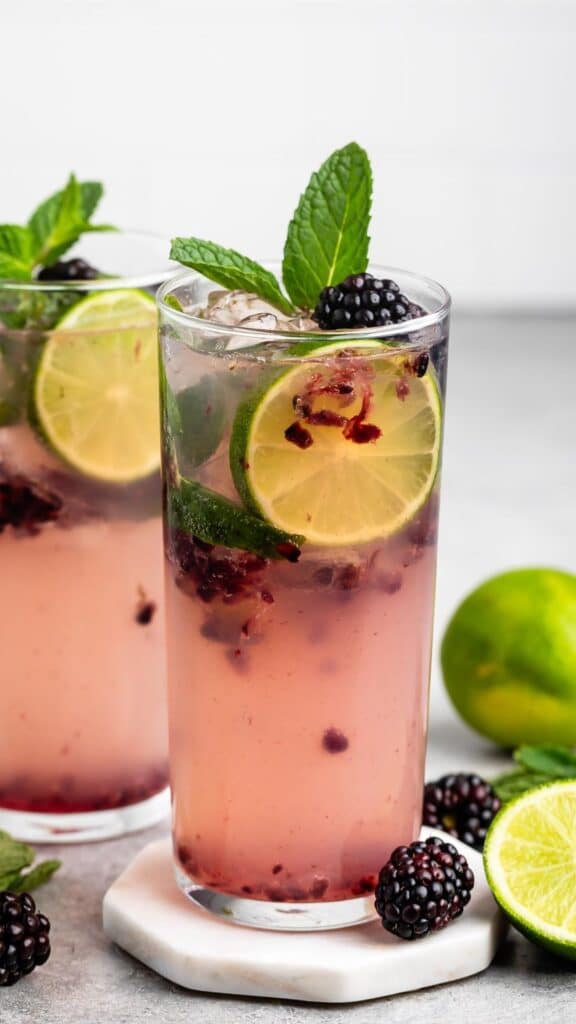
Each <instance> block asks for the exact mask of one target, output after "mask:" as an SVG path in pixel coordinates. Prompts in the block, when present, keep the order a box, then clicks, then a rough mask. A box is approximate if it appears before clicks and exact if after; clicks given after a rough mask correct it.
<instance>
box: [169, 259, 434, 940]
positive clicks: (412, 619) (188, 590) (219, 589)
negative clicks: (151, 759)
mask: <svg viewBox="0 0 576 1024" xmlns="http://www.w3.org/2000/svg"><path fill="white" fill-rule="evenodd" d="M373 272H374V273H375V274H376V276H377V277H382V278H384V277H385V278H390V277H392V278H394V279H395V280H396V281H397V282H398V283H399V285H400V288H401V290H402V291H405V292H406V293H407V294H408V295H409V296H410V298H411V299H412V300H413V301H414V302H416V303H419V304H420V305H421V306H422V307H423V308H424V309H425V310H426V311H427V315H426V316H424V317H420V318H419V319H418V320H417V321H408V322H405V323H402V324H399V325H395V326H393V327H389V328H377V329H369V330H365V331H361V330H358V329H356V330H355V331H350V332H347V331H338V332H334V333H333V334H331V335H329V334H326V333H323V334H322V335H319V334H318V333H314V334H312V333H311V334H309V335H303V334H301V333H298V334H294V333H292V331H289V330H288V329H286V330H285V331H281V330H278V329H276V330H274V331H271V332H270V331H266V329H265V328H266V326H267V321H266V317H263V318H262V321H261V324H262V327H263V328H264V329H261V330H258V329H255V328H250V327H249V326H244V327H238V328H235V327H230V326H228V327H226V326H224V325H222V324H217V323H210V322H207V321H206V320H205V319H203V318H201V317H199V316H197V315H194V313H193V312H186V310H191V311H194V309H198V304H200V305H202V304H203V303H204V304H205V302H206V296H207V294H208V292H209V291H210V289H211V288H213V287H214V286H213V285H210V284H209V283H207V282H206V281H205V280H204V279H202V278H201V277H199V276H196V275H194V274H184V275H180V276H179V277H178V278H175V279H174V280H173V281H171V282H169V284H168V285H165V286H164V287H163V288H162V289H161V291H160V293H159V301H160V311H161V315H160V319H161V341H162V358H163V393H164V414H163V430H164V446H163V447H164V476H165V492H166V516H165V524H166V529H165V542H166V570H167V576H166V579H167V584H166V611H167V648H168V686H169V716H170V748H171V781H172V796H173V835H174V855H175V861H176V874H177V879H178V882H179V885H180V887H181V888H182V890H183V891H184V892H185V893H186V894H187V895H188V896H189V897H190V898H191V899H192V900H193V901H194V902H196V903H197V904H200V905H201V906H203V907H205V908H207V909H209V910H211V911H212V912H214V913H216V914H220V915H224V916H225V917H226V919H227V920H231V921H232V920H233V921H236V922H238V923H241V924H248V925H254V926H256V927H269V928H281V929H317V928H335V927H342V926H346V925H352V924H357V923H360V922H362V921H365V920H368V919H370V918H371V917H372V916H373V914H374V910H373V897H371V894H372V892H373V890H374V888H375V884H376V881H377V875H378V871H379V869H380V867H381V866H382V865H383V864H384V863H385V861H386V859H387V858H388V856H389V854H390V853H391V851H392V849H393V848H394V847H396V846H397V845H399V844H402V843H410V842H411V841H413V840H414V839H415V838H416V836H417V834H418V832H419V829H420V825H421V808H422V792H423V771H424V755H425V740H426V723H427V705H428V682H429V664H430V648H431V633H432V616H433V602H434V584H435V566H436V536H437V516H438V491H439V471H438V470H437V468H434V471H431V477H430V484H429V487H428V489H427V490H426V492H425V498H424V499H423V503H421V504H420V506H419V507H418V508H417V509H415V510H414V512H413V514H411V515H410V516H409V517H408V518H407V520H405V521H404V523H403V524H402V525H401V527H399V528H397V529H395V530H394V531H392V532H390V533H389V532H388V531H386V530H383V534H382V535H381V536H371V538H370V539H369V540H367V541H363V542H355V543H350V544H346V545H338V544H336V543H335V544H334V545H333V546H326V545H325V544H320V543H315V542H314V540H313V539H311V540H308V541H306V542H305V543H303V544H302V546H301V551H300V554H298V549H297V550H294V547H292V546H291V545H290V543H287V544H279V545H278V550H276V551H269V552H268V557H266V555H265V554H264V555H263V553H262V551H260V552H258V551H256V552H255V551H254V549H253V550H252V551H250V550H249V548H250V543H249V542H248V543H245V541H244V540H243V539H242V536H241V535H242V529H241V521H240V520H238V523H237V526H238V530H237V532H236V534H234V533H233V532H231V524H232V523H233V518H232V519H231V517H230V507H229V505H228V504H227V503H225V504H224V505H222V504H219V501H218V496H221V497H222V498H224V499H229V500H231V501H232V502H233V503H234V505H237V506H241V505H242V501H241V498H240V496H239V489H238V468H237V467H235V465H234V460H235V459H237V457H238V441H237V438H238V433H239V432H240V433H241V432H242V430H244V432H245V427H243V426H242V423H243V422H244V424H245V423H246V416H247V413H246V409H249V410H252V413H251V415H252V416H253V415H254V410H255V409H256V408H259V409H263V408H264V404H265V402H266V400H267V399H269V398H270V395H271V394H272V389H274V388H277V391H278V393H280V392H282V393H283V394H284V393H285V392H286V393H287V394H288V397H291V401H292V406H293V408H294V409H295V410H298V408H299V407H300V408H302V395H303V394H307V395H308V398H309V401H310V404H311V406H312V407H313V411H314V412H316V413H317V412H318V411H319V410H320V408H322V409H323V410H326V409H328V410H330V411H331V412H332V413H333V414H336V415H339V410H340V412H342V409H343V404H345V405H346V411H347V413H348V415H349V417H350V416H352V415H353V414H356V413H358V411H359V403H360V391H361V387H365V388H368V389H370V388H371V394H372V396H373V395H374V394H376V392H377V390H378V388H379V387H383V386H384V385H383V384H382V381H384V380H385V381H386V382H387V384H386V386H387V387H389V388H391V389H392V390H390V391H389V392H388V398H387V399H386V401H388V402H389V403H392V404H388V405H387V406H384V405H383V406H382V407H379V406H378V402H379V399H378V397H377V399H374V398H373V397H372V398H371V399H370V402H371V403H374V402H375V403H376V404H372V409H373V415H374V416H376V418H378V415H380V420H379V422H380V424H381V426H382V415H384V420H385V413H383V412H382V410H383V409H385V408H388V409H392V410H393V415H394V416H395V417H396V419H397V420H402V421H408V420H409V419H410V418H411V417H413V416H415V415H427V416H428V417H429V421H430V422H432V421H433V418H434V416H436V417H437V419H436V438H437V440H438V445H439V443H440V442H439V438H440V435H441V429H440V424H441V415H442V414H441V410H442V405H443V396H444V389H445V373H446V355H447V339H448V314H449V297H448V295H447V294H446V292H445V291H444V289H443V288H441V287H440V285H437V284H436V283H434V282H432V281H429V280H426V279H423V278H420V277H416V276H414V275H411V274H408V273H405V272H402V271H397V270H388V269H384V268H373ZM319 338H320V339H321V341H322V342H323V344H324V345H325V346H326V348H325V349H324V350H323V352H322V353H321V354H318V352H317V351H316V352H315V351H314V348H313V347H312V348H311V346H310V342H312V343H313V346H317V345H318V341H319ZM331 343H334V345H335V346H336V348H337V351H335V350H332V351H330V350H329V346H330V344H331ZM347 344H348V345H349V346H350V347H349V348H346V345H347ZM327 349H328V351H327ZM343 349H344V351H342V350H343ZM295 371H296V376H293V377H291V376H290V375H291V374H292V375H294V373H295ZM425 375H426V376H427V381H426V388H427V391H426V394H427V395H428V401H429V407H428V408H427V410H426V411H425V412H422V409H421V408H420V407H419V406H418V409H419V411H418V409H417V406H416V405H415V404H414V403H415V402H416V401H417V399H416V397H415V396H416V394H417V393H418V394H419V395H420V398H419V399H418V401H420V402H421V401H422V394H423V390H422V388H423V383H422V382H423V380H424V377H425ZM292 380H294V381H295V384H294V386H293V387H292V390H293V391H294V392H295V393H294V394H293V395H292V394H291V390H290V381H292ZM286 382H288V384H287V383H286ZM366 382H368V383H366ZM296 384H297V387H296ZM355 389H356V390H355ZM363 393H366V391H365V392H363ZM314 395H316V396H319V397H317V398H314V397H313V396H314ZM310 396H312V397H310ZM342 396H346V401H345V403H344V399H343V397H342ZM351 396H352V397H351ZM282 401H284V398H282ZM270 402H271V400H270ZM270 402H269V405H268V408H271V404H270ZM350 403H352V404H350ZM394 403H396V404H394ZM368 404H370V403H368ZM432 406H434V408H435V411H433V412H431V411H430V408H431V407H432ZM279 407H280V406H279ZM287 408H288V407H287ZM378 408H380V412H379V413H378ZM239 410H240V412H239ZM375 410H376V411H375ZM262 415H264V414H262ZM322 417H323V422H325V423H326V424H328V423H329V419H330V418H329V417H328V416H327V415H326V414H325V412H322V413H321V417H318V416H316V422H318V423H319V422H320V419H322ZM313 419H314V417H313V416H309V418H308V424H310V423H312V421H313ZM332 420H334V417H332ZM332 420H331V421H330V422H332ZM254 422H255V421H254V420H252V424H253V423H254ZM300 422H301V423H302V422H304V421H300ZM334 422H335V421H334ZM395 422H396V420H395ZM384 425H385V424H384ZM250 429H252V427H250ZM254 429H255V428H254ZM299 429H300V428H297V429H296V430H295V431H292V436H290V441H292V442H294V441H296V445H297V447H296V449H294V444H292V445H290V444H288V443H286V444H285V441H286V434H283V433H282V432H279V433H278V436H277V438H276V439H275V440H274V442H273V443H272V447H271V448H270V450H269V451H268V456H267V457H268V463H267V467H266V472H267V474H268V476H267V479H268V480H270V481H272V482H273V484H274V486H275V487H276V489H277V491H278V487H279V482H280V483H281V484H282V486H284V487H285V490H286V492H288V491H290V492H291V493H292V489H293V487H294V479H293V469H292V470H290V469H287V468H286V467H287V466H290V467H294V465H295V462H294V450H296V451H297V450H298V447H300V448H301V449H302V451H301V456H302V459H305V458H307V457H308V453H309V452H313V451H314V447H313V446H312V447H309V443H308V442H307V441H306V440H305V439H304V440H303V441H301V440H300V439H299V436H298V430H299ZM321 429H322V428H321V427H313V426H309V427H308V433H309V434H311V435H312V437H313V439H314V442H315V443H316V444H329V443H330V441H329V439H328V440H326V439H327V438H329V437H332V436H334V435H333V434H332V435H329V434H325V435H322V439H321ZM326 429H327V430H328V431H329V429H330V427H329V426H327V427H326ZM430 429H431V431H432V427H431V428H430ZM375 437H376V434H373V436H372V439H373V440H374V439H375ZM359 439H361V440H362V441H368V440H369V436H368V434H366V433H365V435H364V436H363V437H362V438H359V437H357V438H356V440H359ZM352 440H354V438H352ZM310 443H311V442H310ZM375 443H376V445H377V444H378V441H376V442H375ZM381 443H382V444H384V443H387V444H388V445H389V450H388V461H389V466H390V470H389V471H390V486H391V488H392V489H394V488H395V487H396V484H397V481H398V477H397V475H395V472H394V459H395V452H394V450H393V449H394V444H393V443H392V441H391V439H390V438H388V441H387V442H381ZM431 443H432V442H431ZM352 447H354V446H353V445H352ZM358 448H359V449H360V448H362V451H360V450H359V451H358V452H353V453H352V454H353V455H354V456H356V454H358V456H359V457H363V456H364V454H365V453H366V452H368V450H369V445H368V444H362V445H359V446H358ZM288 450H290V453H291V456H290V459H291V461H290V462H289V463H284V462H283V459H284V457H285V454H286V452H288ZM376 450H377V449H376V448H370V454H373V453H374V451H376ZM326 452H327V456H328V457H332V455H331V454H330V451H329V450H328V449H326ZM396 454H397V453H396ZM436 455H438V451H437V452H436ZM343 457H344V456H343ZM402 458H408V459H410V458H411V454H410V452H406V451H405V452H404V453H403V455H402ZM321 461H322V460H320V461H318V460H317V461H316V462H313V463H312V462H311V463H309V465H310V466H311V469H310V472H309V473H308V474H306V473H304V475H303V477H302V479H303V481H304V483H303V484H302V487H301V490H300V492H299V495H300V497H299V500H300V503H301V510H302V517H301V520H302V529H301V530H300V531H299V532H300V533H302V534H305V533H306V529H307V525H306V524H307V522H310V524H311V526H310V530H312V532H313V525H314V523H315V522H317V521H318V520H317V517H318V516H322V514H323V512H322V510H323V509H326V508H327V504H328V503H331V502H332V503H333V502H338V503H343V504H344V505H345V504H346V503H350V507H351V506H352V504H353V503H354V502H356V501H358V493H359V492H358V493H356V492H355V490H354V487H353V486H351V487H350V488H349V489H348V490H347V491H346V490H344V489H338V488H337V489H336V490H334V489H332V490H330V485H328V486H329V491H328V492H323V493H322V494H318V486H319V484H318V479H317V475H315V470H314V466H315V467H316V471H319V467H320V464H321ZM424 468H425V469H426V467H424ZM242 470H243V471H245V472H246V473H247V474H248V475H250V473H252V472H255V469H254V467H250V466H248V464H247V463H245V464H244V465H243V467H242ZM325 486H326V484H325V479H324V480H323V483H322V487H325ZM280 489H281V488H280ZM240 490H242V488H240ZM363 493H365V492H363ZM215 495H216V496H215ZM199 496H200V498H201V499H202V500H201V501H200V503H199ZM202 501H203V502H204V504H202ZM308 501H309V502H310V509H311V511H310V513H309V514H305V513H306V509H307V502H308ZM391 501H392V499H391ZM280 505H281V502H280ZM280 505H278V506H276V507H278V508H279V507H280ZM365 512H366V517H367V521H368V519H371V520H374V518H375V519H376V521H378V520H379V518H382V521H383V522H384V521H388V520H389V519H390V515H391V513H390V515H389V512H390V510H388V512H386V513H384V511H383V510H382V509H378V508H376V509H375V508H374V506H373V505H371V504H370V502H368V504H367V505H366V509H365ZM219 515H221V520H220V524H219V527H220V532H219V537H215V536H214V535H213V534H214V529H215V522H216V530H218V517H219ZM238 515H239V516H241V513H238ZM315 517H316V518H315ZM373 532H374V531H373V530H372V533H373ZM367 534H370V528H367ZM250 535H251V534H250ZM207 538H208V539H207ZM218 539H219V541H220V542H219V543H215V540H218ZM294 546H295V547H296V548H297V545H294ZM247 549H248V550H247Z"/></svg>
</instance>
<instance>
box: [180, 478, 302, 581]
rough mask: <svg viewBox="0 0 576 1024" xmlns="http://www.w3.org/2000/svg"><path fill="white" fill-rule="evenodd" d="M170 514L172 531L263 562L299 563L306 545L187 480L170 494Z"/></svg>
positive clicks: (291, 535)
mask: <svg viewBox="0 0 576 1024" xmlns="http://www.w3.org/2000/svg"><path fill="white" fill-rule="evenodd" d="M168 514H169V518H170V525H171V526H172V528H176V529H180V530H184V532H185V533H189V534H191V535H192V536H194V537H198V538H199V540H203V541H205V542H206V543H207V544H223V545H225V547H228V548H240V549H241V550H242V551H250V552H252V554H255V555H260V556H262V557H263V558H286V559H287V560H288V561H290V562H296V561H298V558H299V555H300V547H301V545H302V544H303V542H304V538H303V537H300V536H298V535H295V534H289V533H284V531H283V530H277V529H276V528H275V527H274V526H271V525H270V523H265V522H264V521H263V520H262V519H259V518H258V517H257V516H254V515H252V513H251V512H247V511H246V509H244V508H241V507H240V506H239V505H235V504H234V502H232V501H230V500H229V498H225V497H223V496H222V495H221V494H217V493H216V491H211V490H210V489H209V488H208V487H203V486H202V484H199V483H196V481H194V480H187V479H186V478H185V477H181V478H180V480H179V483H178V487H175V488H174V490H172V491H171V493H170V500H169V506H168Z"/></svg>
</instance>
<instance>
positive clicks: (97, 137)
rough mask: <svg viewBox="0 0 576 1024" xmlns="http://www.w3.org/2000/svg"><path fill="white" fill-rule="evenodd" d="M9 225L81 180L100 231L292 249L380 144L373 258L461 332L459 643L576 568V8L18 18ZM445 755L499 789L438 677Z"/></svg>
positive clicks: (247, 1) (359, 8) (2, 210)
mask: <svg viewBox="0 0 576 1024" xmlns="http://www.w3.org/2000/svg"><path fill="white" fill-rule="evenodd" d="M0 21H1V31H2V39H3V58H2V63H3V69H2V74H3V81H4V99H5V102H4V104H3V114H2V126H3V143H4V146H3V159H2V160H1V161H0V220H4V221H18V220H23V219H25V218H26V216H27V214H28V213H29V211H30V210H31V208H32V207H33V206H34V205H35V203H36V202H37V200H38V199H39V198H40V197H42V196H43V195H45V194H47V193H48V192H50V191H51V190H53V189H56V188H58V187H59V186H60V185H61V184H63V182H64V180H65V178H66V176H67V174H68V173H69V172H70V170H74V171H75V172H76V173H77V174H78V175H79V176H80V177H82V178H98V179H101V180H102V181H103V182H105V184H106V189H107V192H106V198H105V201H104V203H103V204H102V208H101V219H104V220H109V221H112V222H114V223H118V224H120V225H122V226H125V227H141V228H148V229H152V230H155V231H158V232H162V233H165V234H167V235H168V234H174V233H178V234H192V233H194V234H196V235H200V236H205V237H211V238H213V239H214V240H216V241H219V242H221V243H223V244H226V245H230V246H233V247H236V248H238V249H240V250H243V251H246V253H247V254H249V255H252V256H254V257H256V258H258V257H260V258H264V257H272V256H276V255H277V254H279V252H280V251H281V247H282V243H283V239H284V232H285V229H286V226H287V223H288V220H289V217H290V215H291V212H292V210H293V208H294V205H295V203H296V200H297V198H298V195H299V192H300V190H301V189H302V188H303V186H304V185H305V183H306V181H307V179H308V176H309V174H310V172H311V171H312V170H313V169H314V168H316V167H317V166H318V165H319V164H320V163H321V162H322V160H323V159H324V158H325V157H326V156H327V155H328V154H329V153H330V152H331V151H332V150H333V149H335V148H337V147H338V146H340V145H343V144H345V143H346V142H348V141H350V140H351V139H356V140H357V141H358V142H360V143H361V144H362V145H363V146H365V147H366V149H367V150H368V152H369V154H370V156H371V158H372V162H373V166H374V176H375V197H374V219H373V227H372V236H373V243H372V258H373V259H374V260H375V261H377V262H382V263H389V264H392V265H399V266H405V267H409V268H411V269H413V270H416V271H421V272H424V273H426V274H428V275H430V276H433V277H436V278H438V279H439V280H441V281H442V282H443V283H444V284H445V285H446V286H447V287H448V288H449V290H450V291H451V292H452V294H453V297H454V302H455V318H454V327H453V336H452V354H451V370H450V379H449V405H448V417H447V426H446V431H447V433H446V462H445V487H444V503H443V519H442V532H441V549H440V568H439V589H438V616H437V620H438V621H437V632H438V635H440V634H441V632H442V631H443V628H444V626H445V623H446V621H447V619H448V617H449V615H450V613H451V611H452V610H453V609H454V607H455V605H456V603H457V602H458V601H459V600H460V599H461V598H462V596H463V595H464V593H465V592H467V591H468V590H469V589H470V588H471V587H472V586H474V585H475V584H476V583H478V582H479V581H480V580H481V579H483V578H484V577H486V576H488V575H490V574H491V573H494V572H497V571H499V570H500V569H503V568H506V567H510V566H520V565H527V564H532V565H534V564H539V565H553V566H557V567H561V568H566V569H571V570H572V571H574V570H576V544H575V541H574V499H575V496H576V486H575V465H574V447H575V446H574V434H575V427H576V413H575V411H574V397H573V395H574V391H573V381H574V379H575V376H576V374H575V371H576V355H575V351H576V330H575V325H576V320H575V319H574V318H573V311H574V310H575V309H576V293H575V288H574V240H575V238H576V203H575V200H574V196H575V194H576V133H575V131H574V116H573V103H574V96H575V95H576V62H575V61H574V59H573V55H574V52H575V51H576V4H574V3H573V2H572V0H483V2H474V0H404V2H402V3H399V2H398V0H396V2H388V0H380V2H374V3H371V2H368V0H354V3H350V2H344V0H342V2H339V0H268V2H256V0H243V2H242V3H234V2H229V3H226V2H224V0H220V2H218V3H216V2H212V3H211V2H210V0H205V2H203V3H198V2H193V0H163V2H162V3H158V0H155V2H151V0H82V2H79V0H50V2H48V3H47V2H46V0H3V3H2V5H1V8H0ZM434 664H435V668H434V679H435V682H434V698H433V730H432V757H433V758H435V757H437V758H438V764H440V761H442V764H443V765H444V764H445V765H446V767H458V762H459V761H462V757H461V756H460V754H461V753H462V752H463V751H466V755H467V763H470V762H471V761H476V762H477V764H478V767H482V759H483V757H484V745H483V741H481V740H479V739H476V738H474V737H473V736H472V734H471V733H469V732H468V731H467V730H466V729H465V728H464V726H460V725H459V724H457V723H456V720H455V718H454V717H453V715H452V712H451V711H450V709H449V708H448V706H447V703H446V701H445V699H444V697H443V694H442V691H441V687H440V685H439V681H438V670H437V653H436V655H435V659H434Z"/></svg>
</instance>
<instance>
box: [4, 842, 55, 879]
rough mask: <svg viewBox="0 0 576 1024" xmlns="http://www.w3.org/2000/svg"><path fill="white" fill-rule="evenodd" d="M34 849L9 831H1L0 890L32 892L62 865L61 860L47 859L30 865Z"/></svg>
mask: <svg viewBox="0 0 576 1024" xmlns="http://www.w3.org/2000/svg"><path fill="white" fill-rule="evenodd" d="M35 856H36V854H35V852H34V850H33V849H32V847H31V846H28V845H27V843H19V842H17V841H16V840H15V839H13V838H12V836H10V835H9V834H8V833H7V832H0V890H4V889H7V890H9V891H11V892H30V891H31V890H32V889H36V888H38V886H39V885H43V884H44V882H47V881H48V880H49V879H50V878H51V877H52V875H53V874H54V872H55V871H57V870H58V868H59V867H60V861H59V860H45V861H41V862H40V863H39V864H36V865H35V866H34V867H32V868H30V871H28V872H25V871H24V870H23V869H25V868H28V867H30V865H31V864H32V862H33V860H34V857H35Z"/></svg>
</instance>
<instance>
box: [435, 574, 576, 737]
mask: <svg viewBox="0 0 576 1024" xmlns="http://www.w3.org/2000/svg"><path fill="white" fill-rule="evenodd" d="M441 659H442V670H443V673H444V681H445V684H446V689H447V690H448V693H449V695H450V697H451V699H452V701H453V703H454V706H455V707H456V710H457V711H458V712H459V713H460V714H461V716H462V718H463V719H464V721H465V722H467V723H468V725H470V726H472V728H473V729H476V731H477V732H479V733H481V734H482V735H483V736H487V737H488V738H489V739H491V740H494V741H495V742H496V743H498V744H500V745H501V746H504V747H515V746H518V745H519V744H521V743H559V744H566V745H568V746H572V745H574V744H576V576H573V575H571V574H570V573H565V572H559V571H557V570H555V569H518V570H515V571H513V572H506V573H503V574H502V575H501V576H495V577H494V578H493V579H490V580H488V581H487V582H486V583H483V584H482V586H480V587H478V588H477V589H476V590H474V591H473V592H472V593H471V594H470V595H469V596H468V597H467V598H466V599H465V600H464V601H463V602H462V604H461V605H460V607H459V608H458V609H457V611H456V612H455V614H454V616H453V618H452V619H451V621H450V623H449V624H448V628H447V630H446V633H445V635H444V640H443V643H442V652H441Z"/></svg>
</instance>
